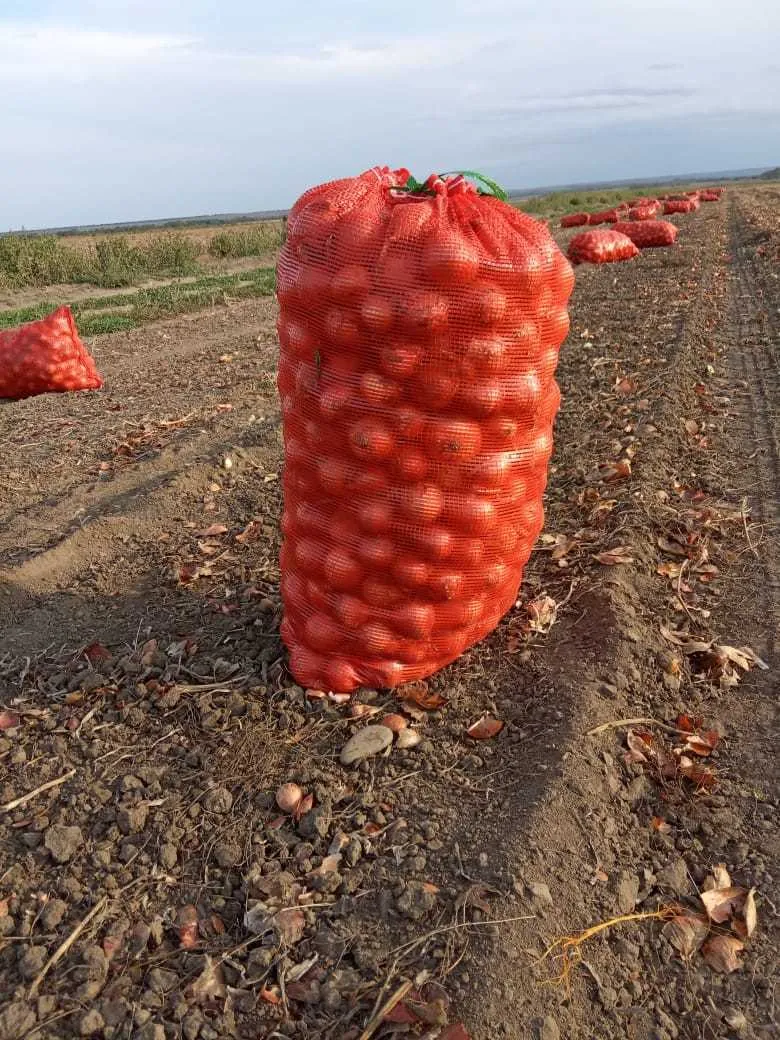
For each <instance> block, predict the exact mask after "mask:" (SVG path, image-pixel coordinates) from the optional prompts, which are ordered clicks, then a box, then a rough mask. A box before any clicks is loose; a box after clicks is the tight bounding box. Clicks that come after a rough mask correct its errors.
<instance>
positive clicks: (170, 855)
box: [159, 842, 179, 870]
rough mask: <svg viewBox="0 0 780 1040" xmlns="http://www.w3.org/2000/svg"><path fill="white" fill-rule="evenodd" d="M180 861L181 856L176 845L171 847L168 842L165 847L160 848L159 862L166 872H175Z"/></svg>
mask: <svg viewBox="0 0 780 1040" xmlns="http://www.w3.org/2000/svg"><path fill="white" fill-rule="evenodd" d="M178 859H179V854H178V851H177V849H176V846H175V845H171V844H170V843H169V842H166V843H165V844H164V845H161V846H160V854H159V860H160V866H161V867H162V868H163V869H164V870H173V868H174V867H175V866H176V864H177V862H178Z"/></svg>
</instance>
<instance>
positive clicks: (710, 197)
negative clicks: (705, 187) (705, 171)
mask: <svg viewBox="0 0 780 1040" xmlns="http://www.w3.org/2000/svg"><path fill="white" fill-rule="evenodd" d="M699 199H700V200H701V201H702V202H719V201H720V193H719V192H717V191H701V192H699Z"/></svg>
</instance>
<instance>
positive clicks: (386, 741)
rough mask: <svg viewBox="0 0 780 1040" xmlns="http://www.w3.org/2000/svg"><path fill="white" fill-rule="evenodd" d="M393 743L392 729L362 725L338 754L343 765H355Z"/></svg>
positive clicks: (379, 752)
mask: <svg viewBox="0 0 780 1040" xmlns="http://www.w3.org/2000/svg"><path fill="white" fill-rule="evenodd" d="M392 743H393V731H392V730H390V729H388V728H387V726H364V727H363V729H359V730H358V731H357V733H353V735H352V736H351V737H350V738H349V740H348V741H347V742H346V744H345V745H344V747H343V748H342V749H341V754H340V756H339V758H340V761H341V764H342V765H343V766H351V765H356V764H357V763H359V762H362V761H364V759H367V758H371V757H372V756H374V755H379V754H381V753H382V752H383V751H385V750H386V749H387V748H388V747H390V745H391V744H392Z"/></svg>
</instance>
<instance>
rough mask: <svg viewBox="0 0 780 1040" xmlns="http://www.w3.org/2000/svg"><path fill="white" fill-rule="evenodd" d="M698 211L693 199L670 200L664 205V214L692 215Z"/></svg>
mask: <svg viewBox="0 0 780 1040" xmlns="http://www.w3.org/2000/svg"><path fill="white" fill-rule="evenodd" d="M695 209H696V206H695V205H694V202H693V200H692V199H668V200H667V201H666V202H665V203H664V213H665V214H668V213H692V212H693V210H695Z"/></svg>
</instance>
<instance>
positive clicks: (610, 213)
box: [588, 209, 620, 225]
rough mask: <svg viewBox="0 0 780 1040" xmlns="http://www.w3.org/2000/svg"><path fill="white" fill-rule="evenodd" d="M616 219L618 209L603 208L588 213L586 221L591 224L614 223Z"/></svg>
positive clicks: (618, 214) (618, 217)
mask: <svg viewBox="0 0 780 1040" xmlns="http://www.w3.org/2000/svg"><path fill="white" fill-rule="evenodd" d="M618 220H620V211H619V210H617V209H604V210H600V211H599V212H598V213H590V214H588V223H589V224H591V225H596V224H615V223H617V221H618Z"/></svg>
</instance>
